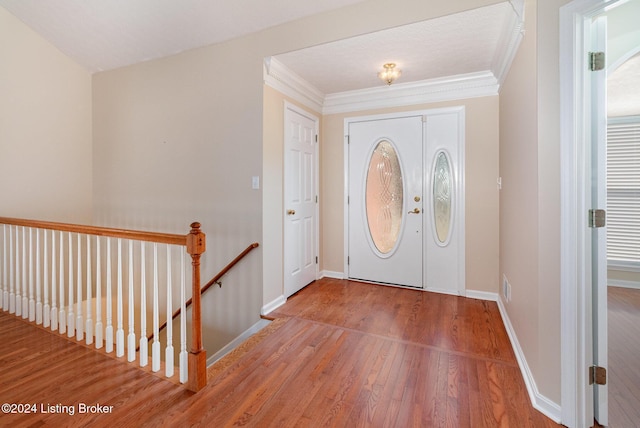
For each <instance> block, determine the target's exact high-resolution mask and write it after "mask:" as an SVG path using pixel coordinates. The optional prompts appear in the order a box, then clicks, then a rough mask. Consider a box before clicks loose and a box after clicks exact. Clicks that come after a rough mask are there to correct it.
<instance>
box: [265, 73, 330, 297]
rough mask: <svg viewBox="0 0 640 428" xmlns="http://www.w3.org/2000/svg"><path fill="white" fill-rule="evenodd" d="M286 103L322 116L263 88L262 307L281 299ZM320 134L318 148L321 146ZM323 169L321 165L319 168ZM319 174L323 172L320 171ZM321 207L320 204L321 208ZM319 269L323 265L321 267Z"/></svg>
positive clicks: (275, 91) (269, 88)
mask: <svg viewBox="0 0 640 428" xmlns="http://www.w3.org/2000/svg"><path fill="white" fill-rule="evenodd" d="M285 102H288V103H291V104H293V105H296V106H297V107H299V108H301V109H303V110H305V111H307V112H309V113H310V114H312V115H313V116H315V117H317V118H318V119H319V120H320V126H322V115H321V114H320V113H318V112H315V111H313V110H311V109H309V108H308V107H305V106H303V105H301V104H300V103H299V102H297V101H295V100H294V99H292V98H290V97H287V96H285V95H283V94H282V93H280V92H278V91H277V90H275V89H273V88H271V87H270V86H267V85H264V100H263V103H264V104H263V105H264V109H263V117H264V120H263V135H264V136H263V145H264V153H263V174H264V180H263V198H264V203H263V205H264V213H263V218H262V224H263V234H262V239H263V242H264V246H265V248H269V251H265V253H264V258H263V261H264V267H263V270H264V275H263V281H264V282H263V303H264V304H265V305H266V304H269V303H271V302H273V301H275V300H277V299H278V298H281V297H282V296H283V295H284V277H283V275H284V272H283V268H284V266H283V258H284V241H283V236H284V221H283V215H282V213H283V209H284V146H283V145H284V108H285ZM323 137H324V136H323V135H322V133H320V142H319V144H320V147H322V145H323ZM320 168H322V165H320ZM319 173H320V174H322V171H319ZM320 206H322V204H321V205H320ZM319 226H320V242H319V245H320V254H322V245H323V242H322V241H323V235H322V231H323V218H322V215H321V218H320V224H319ZM320 268H321V269H322V261H321V267H320Z"/></svg>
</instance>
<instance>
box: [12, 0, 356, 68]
mask: <svg viewBox="0 0 640 428" xmlns="http://www.w3.org/2000/svg"><path fill="white" fill-rule="evenodd" d="M361 1H363V0H322V1H318V0H233V1H222V0H217V1H216V0H0V6H1V7H4V8H5V9H7V10H8V11H9V12H10V13H12V14H13V15H15V16H16V17H18V18H19V19H20V20H21V21H22V22H24V23H25V24H27V25H28V26H29V27H31V28H32V29H34V30H35V31H36V32H38V33H39V34H40V35H42V36H43V37H44V38H45V39H47V40H48V41H49V42H51V43H52V44H53V45H54V46H56V47H57V48H58V49H59V50H60V51H62V52H63V53H65V54H66V55H67V56H69V57H71V58H72V59H74V60H75V61H77V62H78V63H79V64H82V65H83V66H85V67H86V68H87V69H88V70H90V71H92V72H96V71H102V70H110V69H113V68H118V67H122V66H125V65H130V64H135V63H138V62H142V61H147V60H150V59H155V58H161V57H165V56H168V55H173V54H176V53H178V52H182V51H185V50H188V49H192V48H196V47H200V46H205V45H209V44H213V43H218V42H221V41H224V40H228V39H232V38H234V37H239V36H242V35H245V34H249V33H253V32H256V31H259V30H262V29H265V28H268V27H272V26H275V25H278V24H282V23H284V22H288V21H293V20H295V19H298V18H302V17H305V16H309V15H313V14H316V13H320V12H324V11H327V10H331V9H336V8H339V7H343V6H347V5H350V4H353V3H359V2H361Z"/></svg>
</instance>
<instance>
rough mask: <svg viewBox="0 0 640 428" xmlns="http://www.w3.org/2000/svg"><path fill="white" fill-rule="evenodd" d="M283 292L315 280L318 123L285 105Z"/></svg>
mask: <svg viewBox="0 0 640 428" xmlns="http://www.w3.org/2000/svg"><path fill="white" fill-rule="evenodd" d="M284 127H285V129H284V138H285V142H284V171H285V173H284V195H285V200H284V292H285V296H286V297H289V296H290V295H292V294H293V293H295V292H297V291H298V290H300V289H301V288H303V287H304V286H306V285H308V284H309V283H310V282H312V281H314V280H315V279H316V276H317V259H316V255H317V250H316V248H317V243H316V241H317V239H316V236H317V174H316V170H317V135H318V119H317V118H316V117H314V116H312V115H310V114H308V113H307V112H305V111H303V110H301V109H298V108H296V107H295V106H293V105H290V104H287V105H285V124H284Z"/></svg>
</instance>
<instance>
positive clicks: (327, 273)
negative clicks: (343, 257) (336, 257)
mask: <svg viewBox="0 0 640 428" xmlns="http://www.w3.org/2000/svg"><path fill="white" fill-rule="evenodd" d="M321 278H334V279H345V277H344V273H342V272H334V271H330V270H323V271H321V272H320V278H318V279H321Z"/></svg>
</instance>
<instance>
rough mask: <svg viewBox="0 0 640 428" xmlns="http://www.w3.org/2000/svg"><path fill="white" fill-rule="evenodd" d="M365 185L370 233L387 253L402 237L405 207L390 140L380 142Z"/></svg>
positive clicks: (384, 252)
mask: <svg viewBox="0 0 640 428" xmlns="http://www.w3.org/2000/svg"><path fill="white" fill-rule="evenodd" d="M365 185H366V192H365V205H366V213H367V224H368V227H369V234H370V236H371V240H372V241H373V243H374V245H375V247H376V248H377V250H378V251H379V252H380V253H382V254H388V253H390V252H391V251H392V250H393V248H394V247H395V246H396V243H397V242H398V238H399V236H400V226H401V225H402V207H403V184H402V171H401V168H400V162H399V160H398V153H397V152H396V150H395V148H394V147H393V145H392V144H391V143H390V142H389V141H387V140H382V141H380V142H379V143H378V144H377V145H376V147H375V149H374V150H373V153H372V154H371V158H370V159H369V165H368V170H367V180H366V184H365Z"/></svg>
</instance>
